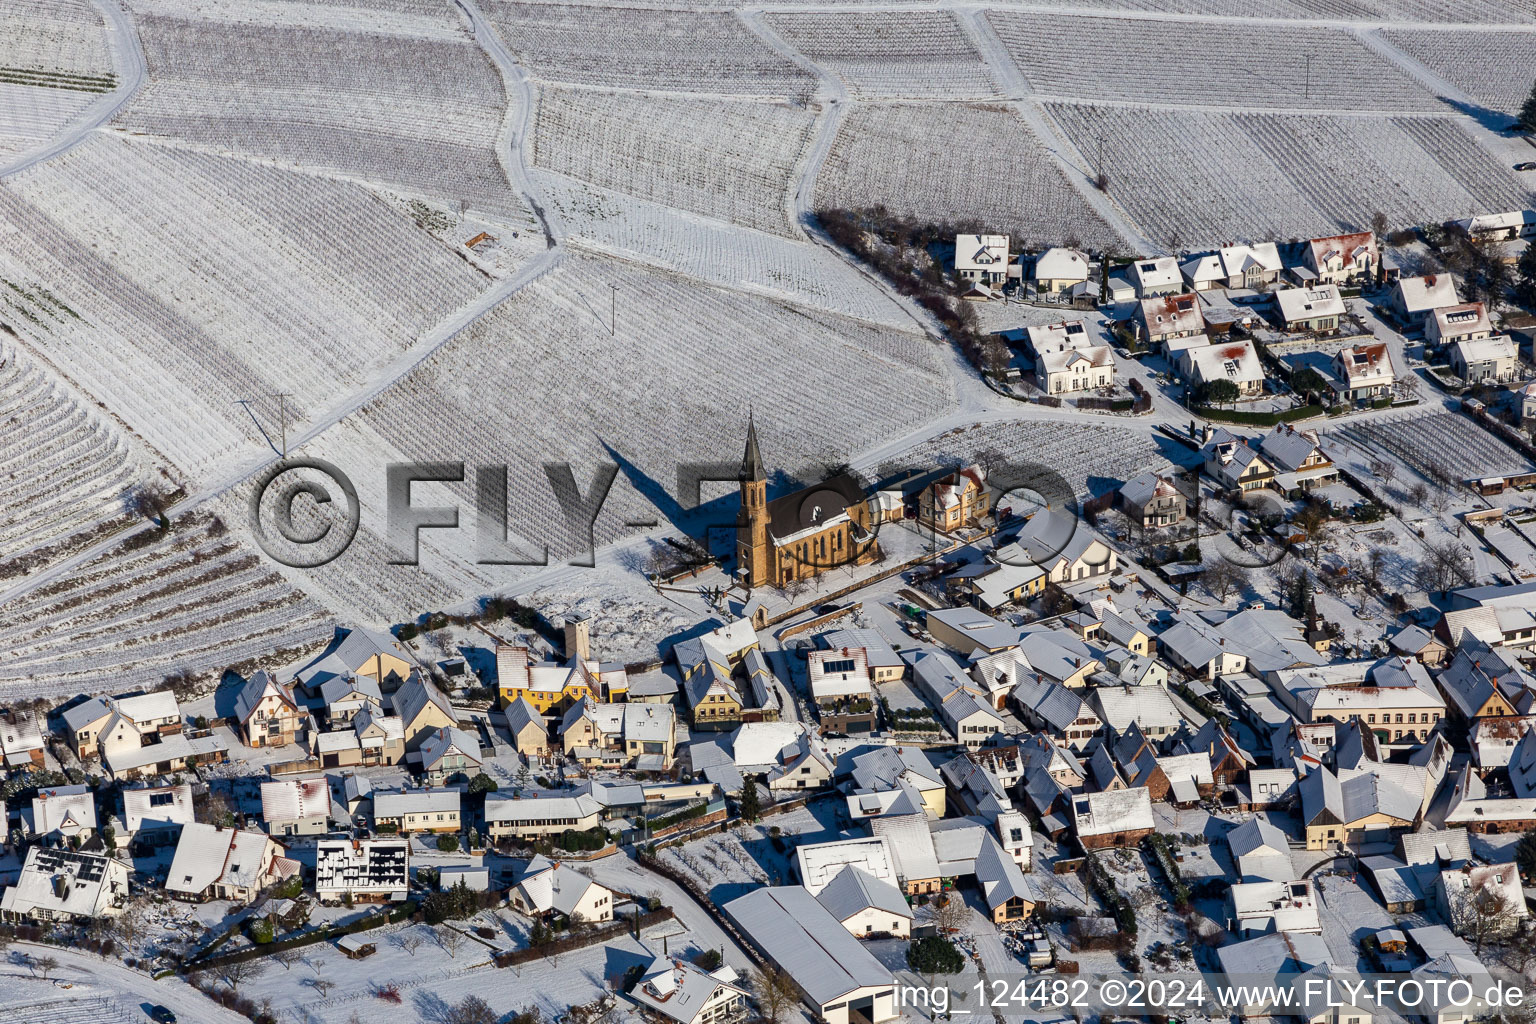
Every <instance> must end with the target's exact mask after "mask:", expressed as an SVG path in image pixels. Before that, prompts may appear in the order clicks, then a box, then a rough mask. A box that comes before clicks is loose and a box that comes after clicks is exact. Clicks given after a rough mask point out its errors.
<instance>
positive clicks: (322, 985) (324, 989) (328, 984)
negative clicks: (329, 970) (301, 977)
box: [309, 978, 336, 999]
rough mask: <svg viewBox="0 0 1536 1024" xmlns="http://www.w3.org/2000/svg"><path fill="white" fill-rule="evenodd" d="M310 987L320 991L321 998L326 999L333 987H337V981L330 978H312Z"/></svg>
mask: <svg viewBox="0 0 1536 1024" xmlns="http://www.w3.org/2000/svg"><path fill="white" fill-rule="evenodd" d="M309 987H310V988H312V989H314V990H315V991H316V992H318V993H320V998H321V999H324V998H325V997H326V996H327V995H329V994H330V992H331V989H333V988H335V987H336V983H335V982H334V981H331V980H330V979H329V978H310V979H309Z"/></svg>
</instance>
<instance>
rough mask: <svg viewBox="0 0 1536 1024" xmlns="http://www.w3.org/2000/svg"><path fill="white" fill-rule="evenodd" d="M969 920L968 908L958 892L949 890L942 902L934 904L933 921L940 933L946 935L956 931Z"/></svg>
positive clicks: (969, 912)
mask: <svg viewBox="0 0 1536 1024" xmlns="http://www.w3.org/2000/svg"><path fill="white" fill-rule="evenodd" d="M970 920H971V911H970V908H969V907H967V906H966V905H965V900H963V899H961V898H960V894H959V893H958V892H950V893H946V894H945V895H944V902H943V903H938V904H935V905H934V908H933V923H934V924H935V925H937V926H938V929H939V932H940V934H943V935H948V934H950V933H952V932H958V931H959V930H960V929H961V928H964V927H965V926H966V925H967V924H968V923H970Z"/></svg>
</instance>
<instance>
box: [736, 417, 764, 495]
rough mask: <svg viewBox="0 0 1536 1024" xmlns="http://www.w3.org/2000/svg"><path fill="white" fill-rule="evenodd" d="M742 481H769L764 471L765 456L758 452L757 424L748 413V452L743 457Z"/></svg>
mask: <svg viewBox="0 0 1536 1024" xmlns="http://www.w3.org/2000/svg"><path fill="white" fill-rule="evenodd" d="M741 479H742V480H752V481H757V480H767V479H768V473H767V471H766V470H764V469H763V456H762V453H761V452H759V451H758V450H757V424H756V423H755V422H753V420H752V414H751V413H750V412H749V413H747V450H746V452H745V453H744V454H743V455H742V457H741Z"/></svg>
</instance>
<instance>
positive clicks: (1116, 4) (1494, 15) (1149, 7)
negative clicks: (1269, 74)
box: [1076, 0, 1536, 24]
mask: <svg viewBox="0 0 1536 1024" xmlns="http://www.w3.org/2000/svg"><path fill="white" fill-rule="evenodd" d="M1076 6H1078V7H1092V8H1100V9H1104V10H1115V11H1142V12H1149V13H1168V14H1211V15H1217V16H1220V17H1245V16H1250V17H1251V16H1252V15H1253V14H1254V6H1253V4H1252V3H1250V2H1248V0H1078V3H1077V4H1076ZM1263 13H1264V16H1265V17H1268V18H1295V19H1299V20H1304V21H1427V22H1491V23H1494V24H1506V23H1518V22H1531V21H1536V18H1533V17H1532V14H1531V11H1530V9H1529V8H1528V7H1526V6H1524V5H1523V4H1522V3H1521V0H1272V2H1269V3H1266V4H1265V5H1264V8H1263Z"/></svg>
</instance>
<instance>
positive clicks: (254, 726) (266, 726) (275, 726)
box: [234, 671, 304, 747]
mask: <svg viewBox="0 0 1536 1024" xmlns="http://www.w3.org/2000/svg"><path fill="white" fill-rule="evenodd" d="M234 718H235V721H236V722H238V723H239V725H240V732H241V735H242V736H243V737H244V739H245V745H246V746H248V747H285V746H287V745H288V744H290V743H292V742H293V741H294V737H295V736H296V735H297V734H298V732H299V729H300V728H301V727H302V724H303V721H304V711H303V710H302V709H301V708H300V707H299V705H298V703H297V702H296V701H295V700H294V698H293V691H292V690H290V689H289V688H288V687H286V686H284V685H282V684H281V683H279V682H278V681H277V680H275V679H273V678H272V677H271V676H269V675H268V674H267V673H266V672H265V671H257V672H255V673H253V674H252V675H251V678H250V679H248V680H246V681H245V685H243V686H241V687H240V692H239V693H238V694H236V695H235V714H234Z"/></svg>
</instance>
